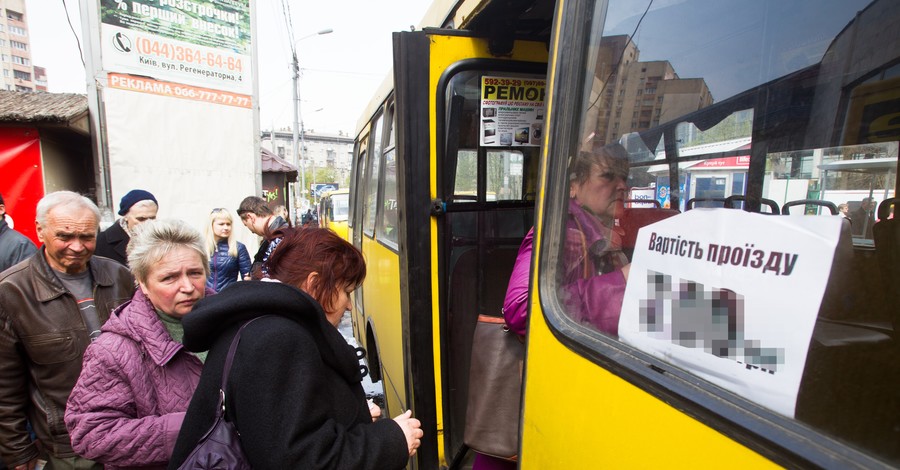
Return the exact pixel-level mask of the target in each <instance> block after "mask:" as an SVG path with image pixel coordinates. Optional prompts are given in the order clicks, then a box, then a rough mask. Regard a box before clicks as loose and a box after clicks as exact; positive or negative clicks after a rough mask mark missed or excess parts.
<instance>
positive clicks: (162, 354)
mask: <svg viewBox="0 0 900 470" xmlns="http://www.w3.org/2000/svg"><path fill="white" fill-rule="evenodd" d="M102 331H104V332H109V333H115V334H117V335H120V336H124V337H126V338H129V339H131V340H132V341H134V342H136V343H138V344H140V345H142V346H143V348H144V350H145V351H147V355H148V356H150V359H151V360H153V362H154V363H155V364H156V365H158V366H164V365H166V363H168V362H169V361H171V360H172V358H173V357H175V354H176V353H177V352H178V351H180V350H181V349H182V348H184V346H182V345H181V343H178V342H176V341H175V340H173V339H172V337H171V336H170V335H169V332H168V330H166V326H165V325H163V322H162V320H160V319H159V317H157V315H156V309H155V308H153V304H152V303H151V302H150V299H148V298H147V296H146V295H144V292H143V291H141V289H140V288H137V289H135V291H134V296H132V297H131V300H129V301H128V302H125V303H124V304H122V305H121V306H119V307H118V308H116V309H115V310H114V311H113V313H112V314H111V315H110V316H109V321H108V322H106V324H105V325H103V330H102Z"/></svg>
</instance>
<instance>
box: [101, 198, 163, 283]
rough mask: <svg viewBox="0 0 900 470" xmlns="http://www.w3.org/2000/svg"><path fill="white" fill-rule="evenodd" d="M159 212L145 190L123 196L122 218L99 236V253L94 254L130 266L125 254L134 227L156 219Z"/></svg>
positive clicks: (120, 204) (156, 205)
mask: <svg viewBox="0 0 900 470" xmlns="http://www.w3.org/2000/svg"><path fill="white" fill-rule="evenodd" d="M158 211H159V204H158V203H157V202H156V198H155V197H153V195H152V194H150V193H149V192H147V191H144V190H143V189H133V190H131V191H128V194H126V195H124V196H122V200H121V201H120V202H119V215H121V216H122V218H121V219H119V220H116V221H115V222H114V223H113V224H112V225H110V226H109V228H107V229H106V230H104V231H102V232H100V235H99V236H97V251H95V252H94V254H95V255H97V256H104V257H106V258H109V259H112V260H116V261H118V262H119V264H121V265H123V266H128V255H127V254H126V253H125V249H126V248H128V242H129V241H130V240H131V234H132V233H133V232H134V227H136V226H137V225H138V224H140V223H143V222H146V221H148V220H153V219H155V218H156V213H157V212H158Z"/></svg>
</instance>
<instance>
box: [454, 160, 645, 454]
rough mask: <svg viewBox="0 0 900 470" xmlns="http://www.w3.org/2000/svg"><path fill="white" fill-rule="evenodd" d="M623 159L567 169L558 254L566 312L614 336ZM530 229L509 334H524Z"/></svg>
mask: <svg viewBox="0 0 900 470" xmlns="http://www.w3.org/2000/svg"><path fill="white" fill-rule="evenodd" d="M627 179H628V154H627V153H626V152H625V149H624V148H622V147H621V146H620V145H609V146H606V147H603V148H602V149H600V150H599V151H598V152H596V153H588V152H581V153H580V154H579V155H578V157H576V158H575V159H574V160H573V161H572V163H571V164H570V167H569V207H568V215H567V217H566V233H565V245H564V252H563V269H562V273H563V274H562V275H563V280H562V284H561V287H562V289H563V292H562V293H561V295H560V297H561V298H563V299H564V303H565V307H566V311H567V312H568V313H569V315H570V316H571V317H572V318H573V319H574V320H575V321H578V322H579V323H583V324H587V325H590V326H592V327H594V328H596V329H598V330H599V331H601V332H603V333H607V334H610V335H616V334H618V331H619V313H620V311H621V310H622V298H623V296H624V294H625V281H626V280H627V279H628V272H629V269H630V268H631V264H630V262H629V261H628V258H626V257H625V255H624V254H623V253H622V252H621V239H622V234H621V232H620V231H619V229H618V228H617V227H616V226H615V220H616V218H617V217H620V216H621V214H622V210H623V209H624V201H625V197H626V193H627V191H628V187H627V185H626V180H627ZM533 239H534V229H533V228H532V229H531V230H529V231H528V234H527V235H525V239H524V240H523V241H522V245H521V246H520V247H519V253H518V255H517V256H516V263H515V266H514V267H513V271H512V275H511V276H510V279H509V286H508V287H507V290H506V297H505V298H504V300H503V317H504V319H505V320H506V325H507V326H508V327H509V329H510V330H511V331H513V332H515V333H516V334H518V335H520V336H524V335H525V330H526V325H527V322H526V314H527V313H528V281H529V276H530V270H531V269H530V268H531V254H532V250H533V248H532V244H533ZM472 468H473V470H506V469H515V468H516V463H515V462H509V461H506V460H502V459H498V458H494V457H490V456H486V455H482V454H476V457H475V463H474V465H473V466H472Z"/></svg>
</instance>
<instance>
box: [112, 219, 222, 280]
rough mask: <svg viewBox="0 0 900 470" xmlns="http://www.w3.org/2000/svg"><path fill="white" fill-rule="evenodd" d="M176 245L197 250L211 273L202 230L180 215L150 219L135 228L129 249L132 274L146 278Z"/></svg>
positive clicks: (206, 270)
mask: <svg viewBox="0 0 900 470" xmlns="http://www.w3.org/2000/svg"><path fill="white" fill-rule="evenodd" d="M176 247H185V248H190V249H192V250H194V251H196V252H197V254H198V255H199V256H200V262H201V263H202V264H203V271H204V272H205V273H206V275H207V276H209V256H208V255H207V254H206V247H205V246H204V244H203V238H202V237H201V236H200V232H198V231H197V229H195V228H194V227H191V226H190V225H188V224H187V222H184V221H182V220H178V219H161V220H148V221H146V222H144V223H142V224H140V225H138V226H137V227H136V228H135V234H134V236H133V237H131V241H130V242H129V243H128V250H127V251H128V266H129V267H130V268H131V274H133V275H134V278H135V279H137V280H138V281H139V282H146V281H147V276H149V275H150V269H151V268H153V266H154V265H155V264H156V263H158V262H159V261H160V260H161V259H162V258H163V256H165V255H167V254H168V253H169V252H170V251H172V249H174V248H176Z"/></svg>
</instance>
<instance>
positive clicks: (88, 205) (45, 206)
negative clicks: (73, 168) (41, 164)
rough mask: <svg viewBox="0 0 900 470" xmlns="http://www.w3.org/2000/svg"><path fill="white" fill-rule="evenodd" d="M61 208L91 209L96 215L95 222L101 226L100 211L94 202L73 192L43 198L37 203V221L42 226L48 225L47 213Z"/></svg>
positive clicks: (57, 193)
mask: <svg viewBox="0 0 900 470" xmlns="http://www.w3.org/2000/svg"><path fill="white" fill-rule="evenodd" d="M60 206H74V207H78V208H82V209H90V210H91V212H93V213H94V220H95V221H96V223H97V224H98V226H99V224H100V209H99V208H98V207H97V204H94V201H91V200H90V199H88V198H86V197H84V196H82V195H81V194H78V193H73V192H72V191H56V192H52V193H50V194H47V195H46V196H44V197H42V198H41V200H40V201H38V203H37V211H36V212H37V214H36V215H35V217H34V218H35V220H37V223H39V224H41V225H47V213H49V212H50V210H51V209H55V208H57V207H60Z"/></svg>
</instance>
